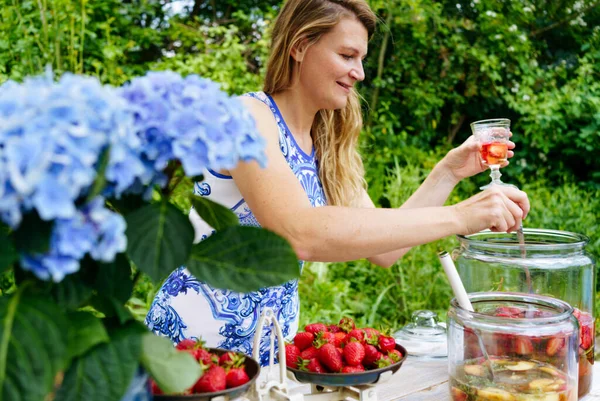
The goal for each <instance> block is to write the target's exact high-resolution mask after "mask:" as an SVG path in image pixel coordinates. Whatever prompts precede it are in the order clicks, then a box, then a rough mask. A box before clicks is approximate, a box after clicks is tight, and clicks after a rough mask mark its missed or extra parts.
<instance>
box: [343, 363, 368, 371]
mask: <svg viewBox="0 0 600 401" xmlns="http://www.w3.org/2000/svg"><path fill="white" fill-rule="evenodd" d="M364 371H365V368H364V367H363V366H362V365H358V366H344V367H343V368H342V373H360V372H364Z"/></svg>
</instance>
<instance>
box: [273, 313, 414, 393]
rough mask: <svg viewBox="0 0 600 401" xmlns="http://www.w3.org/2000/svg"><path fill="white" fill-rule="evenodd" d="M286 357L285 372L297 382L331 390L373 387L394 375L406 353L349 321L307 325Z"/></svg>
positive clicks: (386, 338)
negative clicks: (364, 386)
mask: <svg viewBox="0 0 600 401" xmlns="http://www.w3.org/2000/svg"><path fill="white" fill-rule="evenodd" d="M285 354H286V366H287V370H288V371H289V372H290V373H292V375H293V376H294V378H295V379H296V380H297V381H299V382H302V383H312V384H317V385H321V386H333V387H340V386H358V385H365V384H375V383H377V382H380V381H382V380H383V378H386V377H389V376H391V375H392V374H394V373H396V371H398V369H400V367H401V366H402V363H403V362H404V360H405V359H406V349H405V348H404V347H402V346H401V345H399V344H396V340H395V339H394V338H393V337H391V336H388V335H386V334H384V333H381V332H380V331H378V330H375V329H373V328H362V329H361V328H357V327H356V325H355V324H354V321H353V320H352V319H350V318H342V319H341V320H340V322H339V323H338V324H333V325H326V324H324V323H311V324H309V325H306V326H305V328H304V331H303V332H299V333H298V334H296V336H295V337H294V340H293V343H290V344H287V345H286V347H285ZM386 372H390V373H388V374H385V373H386ZM384 374H385V375H384Z"/></svg>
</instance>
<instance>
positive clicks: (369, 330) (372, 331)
mask: <svg viewBox="0 0 600 401" xmlns="http://www.w3.org/2000/svg"><path fill="white" fill-rule="evenodd" d="M363 330H364V331H365V336H366V337H379V335H380V334H381V333H380V332H379V330H377V329H373V328H371V327H367V328H366V329H363Z"/></svg>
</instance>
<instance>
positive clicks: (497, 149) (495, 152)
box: [481, 142, 508, 165]
mask: <svg viewBox="0 0 600 401" xmlns="http://www.w3.org/2000/svg"><path fill="white" fill-rule="evenodd" d="M507 153H508V145H507V144H506V143H502V142H491V143H484V144H483V145H482V146H481V158H482V159H483V160H484V161H485V162H486V163H487V164H488V165H493V164H502V163H504V162H505V161H506V155H507Z"/></svg>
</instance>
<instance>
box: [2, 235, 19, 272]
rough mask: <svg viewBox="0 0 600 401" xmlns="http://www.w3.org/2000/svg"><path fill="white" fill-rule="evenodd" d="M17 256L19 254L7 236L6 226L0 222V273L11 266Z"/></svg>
mask: <svg viewBox="0 0 600 401" xmlns="http://www.w3.org/2000/svg"><path fill="white" fill-rule="evenodd" d="M18 258H19V254H18V253H17V250H16V249H15V247H14V245H13V242H12V239H11V238H10V237H9V233H8V228H7V227H6V226H4V225H3V224H0V273H2V272H3V271H4V270H6V269H8V268H9V267H11V266H12V264H13V263H14V262H15V261H16V260H17V259H18Z"/></svg>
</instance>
